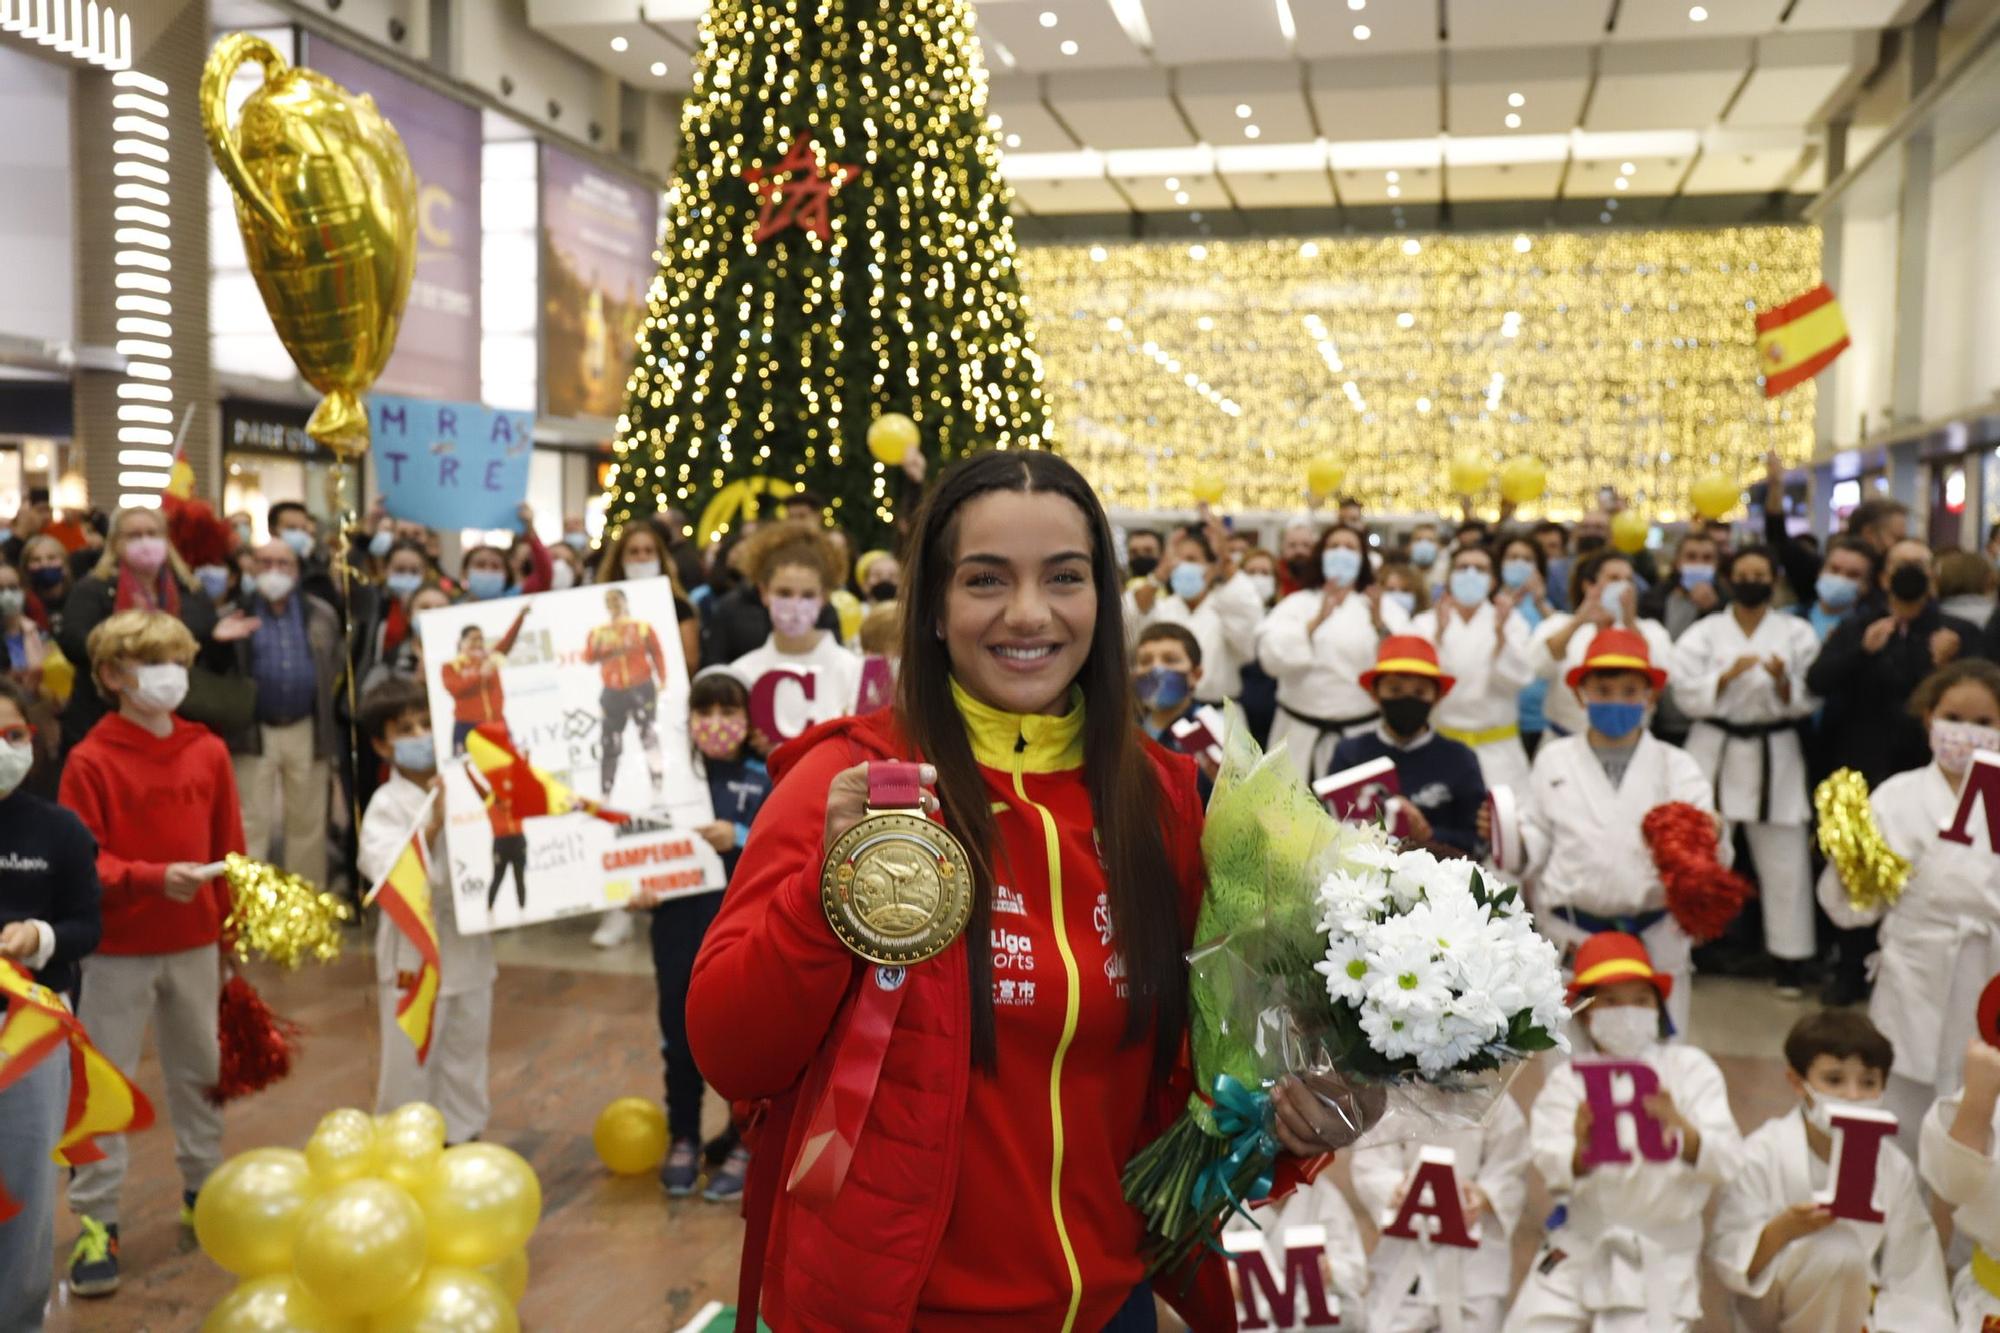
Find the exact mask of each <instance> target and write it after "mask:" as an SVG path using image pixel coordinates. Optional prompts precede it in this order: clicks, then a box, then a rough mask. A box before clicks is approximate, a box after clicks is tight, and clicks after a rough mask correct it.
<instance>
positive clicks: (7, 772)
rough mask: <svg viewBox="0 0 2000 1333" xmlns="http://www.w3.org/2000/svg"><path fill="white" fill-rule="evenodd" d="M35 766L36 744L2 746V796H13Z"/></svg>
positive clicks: (0, 788) (0, 773)
mask: <svg viewBox="0 0 2000 1333" xmlns="http://www.w3.org/2000/svg"><path fill="white" fill-rule="evenodd" d="M34 766H35V743H34V742H33V741H29V742H28V743H27V744H26V745H0V796H11V795H13V794H14V788H16V787H18V786H20V785H21V783H22V782H23V781H24V780H25V779H26V778H27V776H28V770H29V769H31V768H33V767H34Z"/></svg>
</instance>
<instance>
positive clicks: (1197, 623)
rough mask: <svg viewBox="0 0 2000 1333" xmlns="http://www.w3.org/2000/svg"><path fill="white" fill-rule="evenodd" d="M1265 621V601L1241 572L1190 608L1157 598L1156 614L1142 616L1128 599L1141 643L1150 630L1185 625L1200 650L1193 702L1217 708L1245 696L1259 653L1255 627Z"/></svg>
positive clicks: (1164, 595)
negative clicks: (1246, 676)
mask: <svg viewBox="0 0 2000 1333" xmlns="http://www.w3.org/2000/svg"><path fill="white" fill-rule="evenodd" d="M1263 618H1264V599H1263V598H1262V597H1259V596H1258V595H1257V588H1256V586H1255V585H1254V584H1252V583H1251V582H1250V577H1249V575H1247V574H1244V573H1241V572H1238V573H1236V574H1233V575H1231V576H1230V577H1229V578H1227V579H1224V580H1223V581H1222V582H1221V583H1217V584H1214V585H1213V586H1211V587H1210V588H1209V590H1208V592H1207V593H1206V594H1205V595H1204V596H1203V597H1202V599H1201V601H1200V603H1199V604H1197V605H1196V606H1195V607H1194V608H1193V609H1189V607H1188V604H1187V603H1186V602H1184V601H1182V600H1181V599H1180V598H1178V597H1176V596H1175V595H1174V594H1172V593H1170V592H1164V591H1163V592H1159V593H1156V594H1155V595H1154V597H1153V609H1152V610H1151V611H1145V612H1142V611H1140V610H1139V602H1138V599H1137V598H1135V597H1134V596H1133V595H1132V594H1131V592H1130V591H1128V592H1126V594H1125V624H1126V627H1127V632H1128V633H1130V634H1131V635H1132V636H1133V641H1134V642H1137V640H1138V635H1139V631H1140V630H1143V629H1145V628H1146V627H1147V626H1149V625H1182V626H1185V627H1186V628H1187V631H1188V633H1190V634H1192V635H1194V641H1195V643H1197V644H1198V645H1200V647H1201V680H1200V681H1199V682H1198V683H1197V684H1196V685H1195V687H1194V697H1195V698H1196V699H1198V700H1200V701H1201V702H1202V703H1205V704H1219V703H1221V702H1222V701H1223V700H1224V699H1234V698H1235V697H1236V696H1237V695H1239V694H1241V693H1243V664H1244V663H1245V662H1248V661H1250V660H1251V659H1252V658H1253V657H1254V656H1255V654H1256V651H1257V623H1258V622H1259V621H1261V620H1262V619H1263Z"/></svg>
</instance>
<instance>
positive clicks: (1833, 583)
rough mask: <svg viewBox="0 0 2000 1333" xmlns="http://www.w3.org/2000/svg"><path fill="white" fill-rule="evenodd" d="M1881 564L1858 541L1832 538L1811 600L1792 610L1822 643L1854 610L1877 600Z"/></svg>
mask: <svg viewBox="0 0 2000 1333" xmlns="http://www.w3.org/2000/svg"><path fill="white" fill-rule="evenodd" d="M1880 563H1881V557H1880V556H1879V555H1877V554H1876V552H1875V548H1874V547H1872V546H1870V545H1869V544H1868V543H1867V542H1864V541H1862V540H1861V539H1860V538H1859V537H1835V538H1834V539H1833V540H1832V541H1831V542H1828V543H1827V547H1826V561H1825V563H1824V564H1822V565H1821V566H1820V572H1819V577H1818V578H1817V579H1815V580H1813V596H1812V600H1811V601H1810V602H1801V603H1799V604H1798V605H1797V606H1795V607H1794V608H1793V610H1794V611H1796V612H1797V613H1798V614H1799V615H1802V616H1804V617H1805V619H1806V621H1807V622H1808V623H1809V624H1811V625H1812V627H1813V633H1814V634H1817V635H1818V636H1819V641H1820V642H1821V643H1825V642H1826V640H1827V636H1828V635H1830V634H1832V633H1833V631H1834V627H1835V626H1837V625H1839V624H1840V622H1841V621H1843V620H1845V619H1846V618H1847V617H1848V615H1849V614H1850V613H1851V612H1852V611H1853V610H1854V608H1855V607H1857V606H1860V605H1862V604H1863V603H1864V602H1873V601H1874V600H1875V599H1876V596H1877V593H1876V589H1877V587H1878V586H1879V585H1880V583H1881V580H1880V578H1879V577H1877V574H1876V570H1877V568H1878V566H1879V565H1880Z"/></svg>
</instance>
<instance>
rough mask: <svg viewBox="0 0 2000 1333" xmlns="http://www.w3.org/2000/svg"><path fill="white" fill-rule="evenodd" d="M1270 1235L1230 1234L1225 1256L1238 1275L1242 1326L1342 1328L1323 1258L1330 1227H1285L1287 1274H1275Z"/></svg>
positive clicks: (1239, 1322) (1225, 1238)
mask: <svg viewBox="0 0 2000 1333" xmlns="http://www.w3.org/2000/svg"><path fill="white" fill-rule="evenodd" d="M1266 1239H1267V1238H1266V1237H1265V1236H1263V1235H1261V1234H1259V1233H1257V1232H1254V1231H1225V1232H1224V1233H1223V1234H1222V1247H1223V1253H1224V1254H1225V1255H1226V1256H1227V1258H1228V1260H1229V1266H1230V1268H1231V1269H1232V1270H1234V1272H1233V1276H1234V1277H1235V1279H1236V1280H1235V1282H1234V1284H1233V1285H1234V1286H1235V1288H1236V1298H1237V1300H1238V1302H1239V1303H1240V1304H1239V1308H1238V1311H1237V1314H1238V1319H1237V1327H1238V1328H1241V1329H1245V1330H1250V1329H1262V1328H1339V1327H1340V1307H1339V1305H1338V1303H1337V1302H1336V1301H1335V1300H1334V1297H1333V1293H1332V1292H1330V1291H1328V1290H1327V1283H1326V1272H1325V1268H1324V1265H1323V1264H1322V1263H1321V1260H1322V1259H1323V1258H1324V1257H1325V1254H1326V1228H1324V1227H1320V1226H1295V1227H1287V1228H1285V1232H1284V1235H1283V1236H1282V1237H1280V1238H1279V1239H1281V1240H1282V1242H1283V1244H1284V1259H1283V1272H1281V1273H1273V1272H1272V1271H1271V1259H1270V1257H1269V1256H1268V1255H1267V1254H1266V1247H1265V1241H1266Z"/></svg>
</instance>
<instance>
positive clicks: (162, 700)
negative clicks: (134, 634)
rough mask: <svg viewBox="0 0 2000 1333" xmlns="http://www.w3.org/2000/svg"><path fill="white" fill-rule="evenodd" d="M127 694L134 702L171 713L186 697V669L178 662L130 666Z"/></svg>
mask: <svg viewBox="0 0 2000 1333" xmlns="http://www.w3.org/2000/svg"><path fill="white" fill-rule="evenodd" d="M125 692H126V693H127V694H129V695H131V696H132V699H133V701H134V702H135V703H141V704H144V705H146V706H147V707H149V708H158V709H161V710H162V711H164V712H168V713H171V712H173V711H174V710H175V709H176V708H179V707H180V706H181V700H183V699H185V698H187V692H188V669H187V668H186V667H184V666H182V665H181V664H180V663H179V662H155V663H151V664H149V665H146V666H139V667H134V668H132V684H131V685H129V686H127V687H126V691H125Z"/></svg>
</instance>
